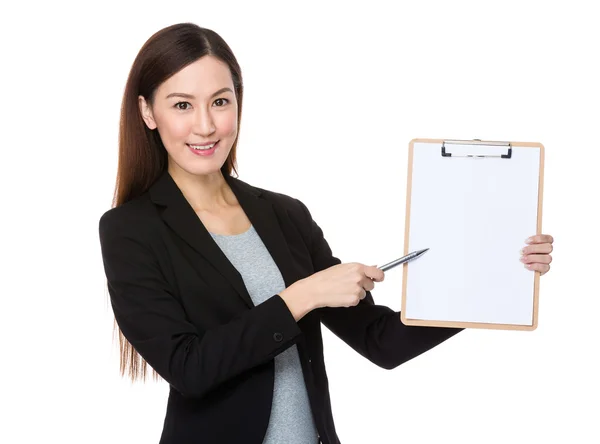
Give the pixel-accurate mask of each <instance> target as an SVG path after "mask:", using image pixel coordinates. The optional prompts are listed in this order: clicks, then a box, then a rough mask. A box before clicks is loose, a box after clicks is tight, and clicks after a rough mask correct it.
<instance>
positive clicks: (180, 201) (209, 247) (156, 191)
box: [150, 171, 299, 307]
mask: <svg viewBox="0 0 600 444" xmlns="http://www.w3.org/2000/svg"><path fill="white" fill-rule="evenodd" d="M224 176H225V180H226V181H227V183H228V184H229V186H230V187H231V189H232V191H233V193H234V194H235V196H236V198H237V199H238V201H239V203H240V206H241V207H242V209H243V210H244V212H245V213H246V215H247V216H248V219H250V222H251V223H252V225H253V226H254V228H255V230H256V232H257V233H258V235H259V236H260V238H261V240H262V241H263V243H264V244H265V247H266V248H267V250H268V251H269V253H270V254H271V256H272V258H273V260H274V261H275V263H276V264H277V266H278V268H279V270H280V272H281V274H282V276H283V280H284V282H285V285H286V287H287V286H289V285H291V284H292V283H293V282H295V281H296V280H297V279H298V278H299V276H298V275H297V272H296V271H295V268H294V266H293V259H292V256H291V253H290V250H289V248H288V245H287V241H286V239H285V237H284V236H283V232H282V230H281V227H280V226H279V221H278V218H277V214H276V211H275V209H274V208H273V204H272V203H271V202H269V201H268V200H266V199H264V197H263V196H262V192H261V190H260V189H258V188H254V187H251V186H250V185H248V184H246V183H245V182H242V181H240V180H239V179H236V178H234V177H232V176H228V175H226V174H225V175H224ZM150 197H151V199H152V201H153V202H154V203H155V204H158V205H161V206H164V207H165V209H164V211H163V212H162V218H163V220H164V221H165V223H167V224H168V225H169V226H170V227H171V228H172V229H173V231H174V232H175V233H176V234H177V235H178V236H180V237H181V238H182V239H183V240H184V241H185V242H186V243H187V244H189V245H190V246H191V247H192V248H193V249H194V250H195V251H196V252H198V253H199V254H201V255H202V256H203V257H204V258H206V260H207V261H208V262H210V263H211V264H212V266H213V267H215V268H216V269H217V270H218V271H219V273H221V275H222V276H223V277H225V279H226V280H227V281H228V282H229V283H231V285H232V286H233V287H234V288H235V290H236V291H237V293H238V294H239V296H240V297H241V298H242V300H243V301H244V302H245V303H246V305H247V306H248V307H253V306H254V304H253V302H252V299H251V298H250V295H249V294H248V290H247V289H246V286H245V284H244V281H243V279H242V277H241V275H240V274H239V272H238V271H237V269H236V268H235V267H234V266H233V264H232V263H231V262H230V261H229V259H228V258H227V256H226V255H225V254H224V253H223V251H221V248H220V247H219V245H218V244H217V243H216V242H215V241H214V239H213V238H212V236H211V235H210V233H209V232H208V230H207V229H206V227H205V226H204V224H203V223H202V221H201V220H200V218H199V217H198V216H197V215H196V213H195V212H194V210H193V208H192V207H191V205H190V204H189V203H188V201H187V199H186V198H185V196H184V195H183V193H182V192H181V190H180V189H179V187H178V186H177V184H176V183H175V181H174V180H173V178H172V177H171V175H170V174H169V173H168V171H165V172H164V173H163V174H162V175H161V176H160V177H159V179H158V180H157V181H156V182H155V183H154V184H153V185H152V186H151V187H150Z"/></svg>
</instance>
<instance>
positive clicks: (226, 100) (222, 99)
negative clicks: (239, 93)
mask: <svg viewBox="0 0 600 444" xmlns="http://www.w3.org/2000/svg"><path fill="white" fill-rule="evenodd" d="M219 101H225V102H227V103H229V100H228V99H224V98H219V99H217V100H215V103H217V102H219ZM217 106H218V107H221V106H225V104H223V105H217Z"/></svg>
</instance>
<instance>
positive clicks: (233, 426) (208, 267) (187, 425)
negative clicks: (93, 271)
mask: <svg viewBox="0 0 600 444" xmlns="http://www.w3.org/2000/svg"><path fill="white" fill-rule="evenodd" d="M226 180H227V182H228V184H229V185H230V187H231V189H232V190H233V192H234V193H235V195H236V197H237V199H238V201H239V203H240V205H241V207H242V208H243V210H244V211H245V213H246V215H247V216H248V218H249V219H250V221H251V222H252V224H253V225H254V228H255V229H256V231H257V232H258V234H259V236H260V238H261V239H262V241H263V242H264V244H265V245H266V247H267V249H268V251H269V252H270V254H271V255H272V257H273V259H274V261H275V263H276V264H277V266H278V267H279V270H280V271H281V274H282V275H283V279H284V281H285V284H286V286H290V285H292V284H293V283H294V282H296V281H297V280H299V279H302V278H305V277H307V276H310V275H311V274H313V273H315V272H317V271H319V270H323V269H325V268H328V267H331V266H333V265H336V264H339V263H340V260H339V259H338V258H336V257H334V256H333V255H332V252H331V249H330V248H329V245H328V244H327V241H326V240H325V239H324V237H323V232H322V230H321V229H320V228H319V226H318V225H317V224H316V223H315V222H314V221H313V220H312V217H311V215H310V213H309V211H308V209H307V208H306V206H305V205H304V204H303V203H302V202H301V201H299V200H298V199H295V198H292V197H289V196H286V195H284V194H280V193H275V192H272V191H268V190H264V189H260V188H256V187H253V186H250V185H249V184H247V183H245V182H243V181H241V180H240V179H236V178H234V177H232V176H226ZM99 232H100V243H101V249H102V256H103V261H104V269H105V272H106V277H107V280H108V289H109V294H110V297H111V303H112V308H113V310H114V314H115V318H116V320H117V322H118V325H119V327H120V329H121V331H122V332H123V334H124V335H125V337H126V338H127V339H128V341H129V342H130V343H131V344H132V345H133V347H134V348H135V349H136V350H137V351H138V353H139V354H140V355H141V356H142V357H143V358H144V359H145V360H146V361H147V362H148V363H149V364H150V365H151V366H152V367H153V368H154V369H155V370H156V371H157V372H158V373H159V374H160V375H161V376H162V377H163V378H164V379H165V380H166V381H167V382H168V383H169V384H170V391H169V398H168V402H167V408H166V416H165V420H164V426H163V432H162V436H161V439H160V443H161V444H187V443H190V444H191V443H194V444H196V443H229V444H231V443H244V444H255V443H256V444H260V443H262V440H263V437H264V435H265V432H266V430H267V425H268V422H269V416H270V410H271V400H272V396H273V380H274V363H273V358H274V357H275V356H276V355H277V354H279V353H281V352H282V351H284V350H285V349H287V348H288V347H290V346H292V345H293V344H297V346H298V352H299V355H300V361H301V363H302V370H303V373H304V379H305V382H306V386H307V390H308V396H309V399H310V404H311V407H312V412H313V415H314V419H315V422H316V426H317V428H318V432H319V435H320V440H321V442H322V443H326V444H337V443H339V442H340V441H339V440H338V437H337V434H336V431H335V427H334V423H333V417H332V412H331V404H330V398H329V390H328V381H327V374H326V371H325V365H324V362H323V344H322V337H321V323H323V324H324V325H325V326H326V327H327V328H329V329H330V330H331V331H332V332H333V333H335V334H336V335H337V336H338V337H340V338H341V339H342V340H343V341H345V342H346V343H347V344H348V345H349V346H350V347H352V348H353V349H354V350H356V351H357V352H358V353H360V354H361V355H362V356H364V357H365V358H367V359H369V360H370V361H372V362H373V363H375V364H377V365H378V366H380V367H383V368H386V369H392V368H394V367H396V366H398V365H400V364H402V363H403V362H406V361H408V360H409V359H412V358H414V357H415V356H417V355H419V354H421V353H423V352H424V351H426V350H429V349H430V348H432V347H434V346H436V345H437V344H439V343H441V342H442V341H444V340H446V339H448V338H449V337H451V336H453V335H454V334H456V333H457V332H458V331H460V329H451V328H435V327H407V326H405V325H404V324H402V322H401V321H400V314H399V313H398V312H394V311H392V310H391V309H390V308H388V307H384V306H380V305H375V303H374V302H373V298H372V296H371V294H370V292H368V293H367V296H366V297H365V299H364V300H362V301H361V302H360V303H359V304H358V305H357V306H355V307H350V308H343V307H342V308H330V307H327V308H321V309H317V310H313V311H311V312H310V313H309V314H307V315H306V316H305V317H303V318H302V319H301V320H300V321H298V322H296V321H295V320H294V318H293V316H292V314H291V313H290V311H289V310H288V308H287V305H286V304H285V303H284V301H283V299H281V297H280V296H279V295H277V294H275V295H273V297H271V298H270V299H268V300H267V301H265V302H263V303H262V304H259V305H258V306H254V304H253V303H252V300H251V299H250V296H249V294H248V292H247V290H246V288H245V286H244V282H243V280H242V278H241V276H240V275H239V273H238V272H237V270H236V269H235V268H234V266H233V265H232V264H231V263H230V262H229V260H228V259H227V258H226V256H225V255H224V254H223V252H222V251H221V249H220V248H219V246H218V245H217V244H216V243H215V242H214V240H213V239H212V237H211V236H210V234H209V233H208V231H207V230H206V228H205V227H204V225H203V224H202V222H201V221H200V219H199V218H198V217H197V215H196V214H195V212H194V211H193V209H192V207H191V206H190V205H189V203H188V202H187V200H186V199H185V197H184V196H183V194H182V193H181V191H180V190H179V188H178V187H177V185H176V183H175V182H174V181H173V179H172V177H171V176H170V175H169V174H168V173H167V172H165V173H164V174H162V176H161V177H160V178H159V179H158V180H157V181H156V182H155V183H154V184H153V185H152V187H151V188H150V189H149V190H148V191H147V192H146V193H144V194H143V195H141V196H140V197H138V198H136V199H134V200H132V201H130V202H127V203H126V204H124V205H121V206H120V207H117V208H113V209H110V210H108V211H107V212H106V213H104V214H103V215H102V217H101V219H100V222H99Z"/></svg>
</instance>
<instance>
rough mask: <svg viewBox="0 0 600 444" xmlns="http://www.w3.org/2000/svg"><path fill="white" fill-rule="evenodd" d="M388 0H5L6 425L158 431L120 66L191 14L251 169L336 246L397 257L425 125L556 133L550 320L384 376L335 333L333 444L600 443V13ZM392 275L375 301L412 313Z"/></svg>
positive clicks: (504, 133)
mask: <svg viewBox="0 0 600 444" xmlns="http://www.w3.org/2000/svg"><path fill="white" fill-rule="evenodd" d="M397 3H399V4H393V3H392V2H389V4H388V3H387V2H377V1H369V2H361V3H350V2H343V3H342V2H340V3H334V2H328V1H319V2H316V3H314V4H312V5H311V4H310V3H307V2H295V3H294V4H291V3H288V2H279V3H276V2H272V3H260V2H257V1H253V2H246V3H244V4H242V3H241V2H240V3H239V4H234V3H233V2H229V1H210V2H203V1H194V2H177V1H169V2H150V1H144V2H137V3H135V2H133V1H121V2H118V5H115V6H114V7H113V6H107V5H104V4H102V3H97V4H96V6H90V5H88V4H86V3H73V4H72V5H67V4H64V3H61V2H48V3H45V2H44V3H42V2H38V3H37V4H35V3H32V2H30V3H18V5H19V6H15V5H16V4H17V3H16V2H15V4H14V5H8V6H7V5H6V4H4V3H3V6H2V7H1V10H0V17H1V19H0V21H1V23H0V33H1V35H0V45H1V50H2V55H1V57H2V69H1V70H0V76H1V80H2V82H1V87H2V91H1V96H2V99H1V102H0V103H1V104H2V106H1V113H2V117H1V120H0V122H1V125H2V128H1V129H2V173H3V174H2V175H1V176H0V180H1V188H0V189H1V190H2V209H1V211H2V213H1V217H0V220H1V226H2V229H1V231H0V232H1V234H0V235H1V236H2V237H1V239H0V241H1V244H0V255H1V258H0V260H1V261H2V268H1V270H2V276H1V280H2V301H3V307H2V309H1V310H0V316H1V319H0V329H1V332H0V333H1V335H0V337H1V338H2V344H1V350H2V365H1V367H0V368H1V372H2V373H1V381H2V393H1V395H0V406H1V409H2V418H3V420H2V427H1V428H0V441H2V442H10V443H34V442H50V441H52V442H54V441H56V442H63V443H106V442H111V443H114V444H118V443H128V444H130V443H156V442H158V438H159V435H160V432H161V429H162V421H163V418H164V412H165V406H166V395H167V389H168V387H167V385H166V384H165V383H164V382H162V383H146V384H141V383H137V384H135V385H133V386H132V385H130V383H129V382H128V381H127V380H126V379H121V378H120V377H119V375H118V355H117V348H116V347H117V343H116V341H115V342H113V339H112V312H111V310H110V306H109V303H108V293H107V292H106V289H105V276H104V270H103V267H102V261H101V255H100V248H99V241H98V220H99V218H100V216H101V215H102V213H103V212H104V211H106V210H107V209H108V208H110V203H111V198H112V192H113V186H114V179H115V174H116V166H117V163H116V162H117V126H118V119H119V106H120V101H121V95H122V92H123V88H124V85H125V81H126V78H127V75H128V70H129V68H130V66H131V63H132V62H133V59H134V58H135V56H136V54H137V52H138V50H139V49H140V47H141V46H142V44H143V43H144V42H145V41H146V39H148V38H149V37H150V36H151V35H152V34H153V33H154V32H156V31H158V30H159V29H161V28H163V27H165V26H168V25H171V24H174V23H178V22H183V21H192V22H194V23H197V24H199V25H201V26H204V27H208V28H211V29H213V30H215V31H217V32H218V33H219V34H220V35H221V36H222V37H223V38H224V39H225V40H226V41H227V42H228V43H229V45H230V46H231V47H232V49H233V51H234V53H235V54H236V56H237V58H238V60H239V62H240V64H241V66H242V70H243V74H244V82H245V89H246V93H245V97H244V111H243V113H244V115H243V122H242V127H241V133H240V134H241V135H240V144H239V160H238V162H239V172H240V179H242V180H244V181H246V182H249V183H251V184H253V185H256V186H260V187H263V188H267V189H272V190H275V191H278V192H282V193H286V194H289V195H291V196H294V197H296V198H299V199H301V200H302V201H303V202H304V203H305V204H306V205H307V206H308V207H309V209H310V210H311V212H312V215H313V217H314V218H315V220H317V222H318V223H319V224H320V225H321V227H322V228H323V230H324V232H325V236H326V238H327V240H328V241H329V243H330V245H331V246H332V248H333V251H334V253H335V254H336V255H337V256H338V257H340V258H341V259H342V261H344V262H350V261H358V262H363V263H366V264H382V263H384V262H388V261H390V260H393V259H395V258H397V257H399V256H400V255H401V254H402V252H403V242H404V213H405V192H406V162H407V148H408V143H409V141H410V140H411V139H412V138H415V137H424V138H454V139H472V138H480V139H484V140H513V141H533V142H542V143H543V144H544V145H545V147H546V170H545V179H546V180H545V184H544V207H543V232H544V233H549V234H552V235H553V236H554V238H555V251H554V253H553V256H554V259H555V260H554V262H553V264H552V270H551V271H550V273H549V274H547V275H546V276H543V277H542V278H541V289H540V298H541V299H540V311H539V315H540V317H539V327H538V329H537V330H536V331H534V332H507V331H492V330H470V331H466V332H463V333H461V334H459V335H458V336H457V337H455V338H452V339H450V340H449V341H448V342H446V343H444V344H442V345H440V346H439V347H437V348H435V349H433V350H431V351H430V352H428V353H426V354H424V355H422V356H421V357H418V358H416V359H415V360H413V361H411V362H409V363H406V364H404V365H402V366H400V367H398V368H397V369H395V370H393V371H386V370H383V369H380V368H378V367H376V366H374V365H373V364H371V363H370V362H368V361H366V360H365V359H363V358H362V357H360V356H359V355H358V354H357V353H355V352H354V351H353V350H352V349H350V348H349V347H347V346H346V345H345V344H344V343H342V342H341V341H340V340H338V339H337V337H334V336H333V335H332V334H330V333H329V331H327V330H325V337H324V341H325V353H326V363H327V366H328V371H329V376H330V382H331V396H332V401H333V409H334V416H335V421H336V425H337V429H338V433H339V435H340V438H341V440H342V442H343V443H344V444H352V443H401V442H404V443H412V444H415V443H433V442H446V443H496V442H511V443H531V442H547V441H549V440H555V441H567V442H577V443H597V442H599V441H600V432H599V430H598V427H597V425H594V423H595V422H596V421H597V419H598V417H599V416H600V415H599V413H600V407H599V404H598V399H600V384H599V382H598V375H600V364H598V356H597V355H598V349H599V346H598V338H599V334H598V328H597V324H598V313H599V311H600V303H599V301H598V296H599V293H600V292H599V291H598V284H597V275H598V247H599V242H598V232H597V228H598V226H599V223H600V220H599V218H598V210H597V207H598V197H597V192H598V190H599V189H600V181H599V179H598V172H599V163H600V154H599V153H598V147H599V141H600V133H599V131H598V126H599V123H600V112H599V108H598V105H599V103H600V88H599V83H598V82H599V79H600V69H599V66H598V42H600V28H599V27H598V13H595V12H593V11H595V10H596V8H593V7H592V4H593V2H580V1H579V2H578V1H571V2H568V3H567V2H561V3H560V4H559V3H558V2H542V1H537V2H527V1H522V0H520V1H506V0H504V1H501V2H500V1H498V2H481V1H471V2H466V1H453V2H443V1H438V2H432V1H415V2H397ZM567 5H568V6H567ZM532 234H533V233H532ZM493 255H494V251H489V252H488V255H486V257H482V258H481V260H482V261H486V260H489V258H492V257H493ZM515 260H518V252H517V251H515ZM432 278H435V276H432ZM401 281H402V273H401V269H400V268H397V269H394V270H390V271H389V272H387V274H386V280H385V282H383V283H380V284H377V286H376V288H375V290H374V292H373V295H374V297H375V300H376V301H377V302H378V303H380V304H385V305H388V306H390V307H392V308H393V309H395V310H399V309H400V295H401V287H402V282H401Z"/></svg>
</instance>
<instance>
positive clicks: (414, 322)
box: [400, 138, 545, 331]
mask: <svg viewBox="0 0 600 444" xmlns="http://www.w3.org/2000/svg"><path fill="white" fill-rule="evenodd" d="M444 140H454V139H422V138H416V139H412V140H411V141H410V143H409V145H408V162H407V169H408V171H407V174H406V177H407V184H406V211H405V223H404V255H407V254H408V253H409V251H408V239H409V235H410V207H411V205H410V204H411V202H410V198H411V194H412V193H411V191H412V166H413V153H414V145H415V143H443V142H444ZM480 142H481V143H482V144H485V143H486V142H494V141H491V140H481V141H480ZM510 144H511V145H512V146H514V147H527V148H539V149H540V171H539V177H538V211H537V228H536V234H538V235H539V234H542V214H543V208H542V205H543V190H544V159H545V148H544V145H543V144H541V143H539V142H510ZM408 265H409V264H408V263H405V264H404V265H403V266H402V304H401V309H400V320H401V322H402V323H403V324H404V325H409V326H421V327H452V328H483V329H494V330H524V331H533V330H535V329H536V328H537V327H538V309H539V289H540V272H539V271H535V272H534V273H535V277H534V281H533V292H534V293H533V319H532V323H531V325H520V324H519V325H517V324H492V323H479V322H450V321H434V320H424V319H410V318H406V316H405V313H406V286H407V284H408Z"/></svg>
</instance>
